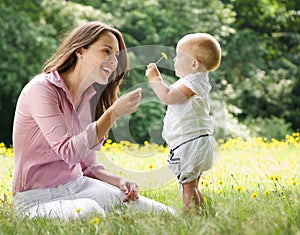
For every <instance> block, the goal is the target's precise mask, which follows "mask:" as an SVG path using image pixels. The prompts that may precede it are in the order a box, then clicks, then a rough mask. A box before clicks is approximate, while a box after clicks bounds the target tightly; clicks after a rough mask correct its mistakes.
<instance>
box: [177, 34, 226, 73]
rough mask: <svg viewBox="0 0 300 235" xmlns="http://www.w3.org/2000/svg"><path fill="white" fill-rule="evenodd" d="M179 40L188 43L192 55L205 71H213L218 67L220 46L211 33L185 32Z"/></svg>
mask: <svg viewBox="0 0 300 235" xmlns="http://www.w3.org/2000/svg"><path fill="white" fill-rule="evenodd" d="M180 41H183V42H187V43H189V44H190V46H191V47H190V48H191V52H192V56H193V57H195V59H196V60H198V61H199V62H200V63H201V64H202V65H203V66H204V67H205V69H206V70H207V71H213V70H216V69H217V68H218V67H219V65H220V63H221V46H220V44H219V42H218V41H217V40H216V39H215V38H214V37H213V36H212V35H210V34H208V33H193V34H187V35H185V36H184V37H183V38H181V39H180ZM180 41H179V42H180Z"/></svg>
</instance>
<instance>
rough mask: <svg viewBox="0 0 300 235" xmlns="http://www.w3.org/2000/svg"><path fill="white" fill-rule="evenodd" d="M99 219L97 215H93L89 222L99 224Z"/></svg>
mask: <svg viewBox="0 0 300 235" xmlns="http://www.w3.org/2000/svg"><path fill="white" fill-rule="evenodd" d="M99 221H100V219H99V218H98V217H96V216H95V217H94V218H93V219H91V220H90V224H99Z"/></svg>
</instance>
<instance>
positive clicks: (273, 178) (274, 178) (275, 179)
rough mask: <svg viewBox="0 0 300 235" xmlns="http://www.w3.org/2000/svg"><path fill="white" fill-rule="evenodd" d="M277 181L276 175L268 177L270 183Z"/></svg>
mask: <svg viewBox="0 0 300 235" xmlns="http://www.w3.org/2000/svg"><path fill="white" fill-rule="evenodd" d="M278 179H279V176H278V175H272V176H270V180H272V181H278Z"/></svg>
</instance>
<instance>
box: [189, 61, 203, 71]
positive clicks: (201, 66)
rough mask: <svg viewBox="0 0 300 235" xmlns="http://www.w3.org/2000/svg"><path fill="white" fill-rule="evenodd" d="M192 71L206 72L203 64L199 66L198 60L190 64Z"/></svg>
mask: <svg viewBox="0 0 300 235" xmlns="http://www.w3.org/2000/svg"><path fill="white" fill-rule="evenodd" d="M192 69H193V70H197V71H206V69H205V67H204V66H203V64H201V63H200V62H199V61H198V60H193V62H192Z"/></svg>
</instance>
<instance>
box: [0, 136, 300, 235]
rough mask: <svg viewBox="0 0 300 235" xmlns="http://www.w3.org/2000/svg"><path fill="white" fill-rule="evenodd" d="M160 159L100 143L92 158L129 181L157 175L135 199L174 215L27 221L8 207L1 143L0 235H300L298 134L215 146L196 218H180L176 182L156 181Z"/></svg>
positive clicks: (146, 151)
mask: <svg viewBox="0 0 300 235" xmlns="http://www.w3.org/2000/svg"><path fill="white" fill-rule="evenodd" d="M167 154H168V149H166V148H165V147H163V146H158V145H154V144H149V143H148V142H145V145H143V146H138V145H136V144H131V143H128V142H125V141H123V142H121V143H111V142H110V141H107V142H106V144H105V146H104V147H103V151H102V152H99V159H100V160H103V159H104V160H105V159H106V162H107V164H108V165H107V167H108V168H109V169H110V168H111V169H110V170H111V171H113V172H116V173H121V174H125V176H126V172H127V173H128V174H130V173H132V172H133V173H134V174H133V175H132V176H133V177H136V179H139V178H141V176H143V175H148V176H150V175H151V173H152V172H156V174H153V175H152V176H153V178H151V177H146V178H147V182H146V183H145V185H144V187H141V188H142V190H141V194H142V195H145V196H147V197H150V198H153V199H155V200H158V201H160V202H163V203H165V204H167V205H169V206H172V207H173V208H174V209H175V210H176V211H177V212H178V215H177V216H176V217H170V216H166V215H163V214H162V215H157V214H152V213H150V212H131V213H130V212H129V211H122V210H121V209H118V208H116V210H114V211H113V212H111V213H109V214H107V216H106V218H102V217H100V216H99V215H95V214H94V215H90V216H88V217H85V218H81V219H77V220H72V221H69V222H66V221H59V220H50V219H43V218H39V219H32V220H30V219H28V218H18V217H16V215H15V214H14V211H13V209H12V208H11V200H12V193H11V191H10V190H11V175H12V169H13V150H12V149H10V148H6V147H5V146H4V145H3V144H0V182H1V185H0V199H1V202H0V234H255V235H256V234H297V235H299V234H300V187H299V185H300V174H299V172H300V136H299V133H293V134H292V135H287V136H286V139H285V140H283V141H277V140H275V139H273V140H269V141H267V140H265V139H263V138H249V139H247V140H242V139H239V138H237V139H229V140H227V141H226V142H223V143H222V142H221V141H220V143H218V147H217V155H218V160H217V162H216V163H215V165H214V167H213V168H212V169H211V170H210V171H209V172H207V173H205V174H204V175H203V177H202V179H201V183H200V186H199V187H200V190H201V191H202V193H203V195H204V197H205V207H206V213H205V214H204V215H202V216H200V215H196V214H190V215H186V214H182V213H181V199H180V194H179V190H178V186H177V183H176V181H174V180H166V178H164V177H168V176H163V177H159V175H158V173H157V172H160V171H159V169H164V168H163V167H164V165H165V158H166V155H167ZM122 169H123V170H122ZM124 172H125V173H124ZM126 177H127V176H126ZM157 178H159V179H160V180H158V181H157ZM152 181H153V182H155V183H153V184H152V185H151V182H152ZM147 185H151V187H148V188H147V187H146V186H147ZM74 213H80V211H79V210H78V211H77V212H74Z"/></svg>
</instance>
